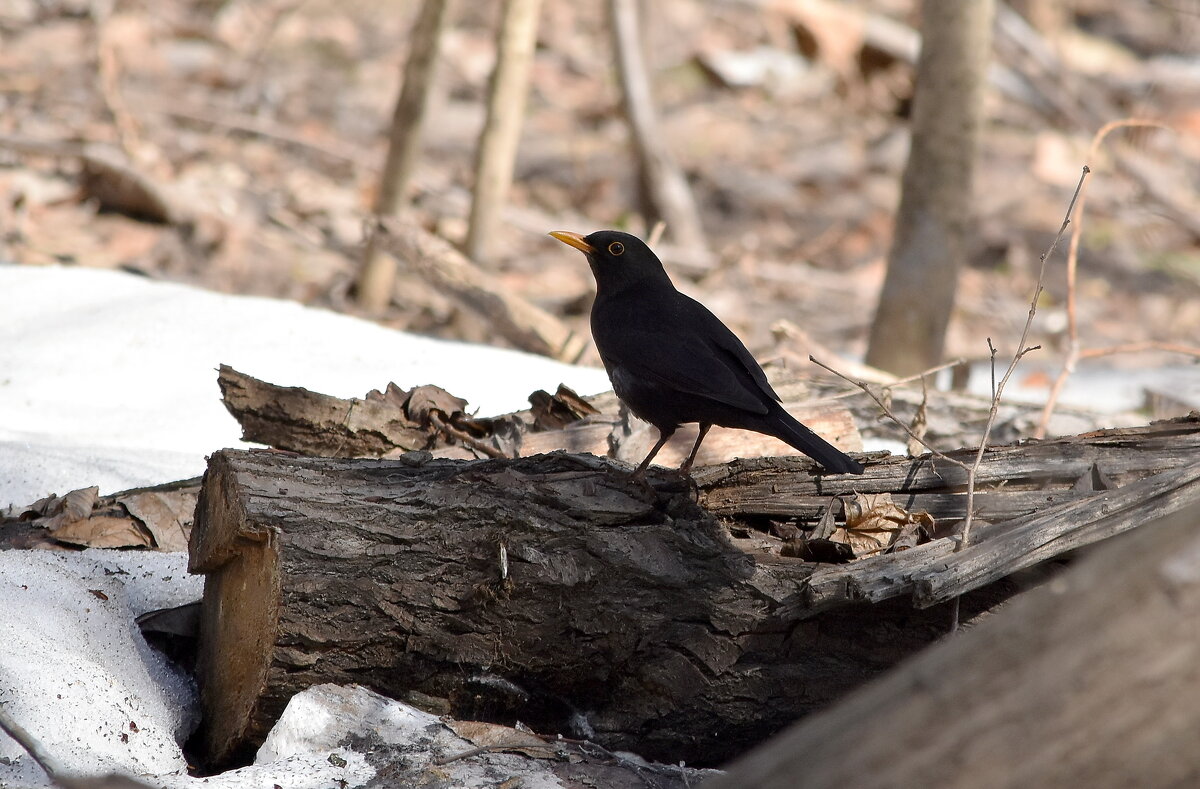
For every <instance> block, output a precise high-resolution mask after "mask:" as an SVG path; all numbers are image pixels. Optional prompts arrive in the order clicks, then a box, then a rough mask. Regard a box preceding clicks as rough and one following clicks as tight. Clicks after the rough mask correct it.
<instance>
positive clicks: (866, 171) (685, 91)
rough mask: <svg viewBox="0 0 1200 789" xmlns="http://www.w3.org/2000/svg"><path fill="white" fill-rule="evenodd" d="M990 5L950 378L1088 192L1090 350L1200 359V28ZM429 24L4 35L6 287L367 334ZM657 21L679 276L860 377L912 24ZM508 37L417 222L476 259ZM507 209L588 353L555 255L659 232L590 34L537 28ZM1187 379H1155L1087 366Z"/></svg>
mask: <svg viewBox="0 0 1200 789" xmlns="http://www.w3.org/2000/svg"><path fill="white" fill-rule="evenodd" d="M998 5H999V6H1000V15H999V18H998V21H997V26H996V44H995V53H994V61H993V67H992V80H991V82H992V90H991V92H990V96H989V99H988V102H987V121H986V126H985V130H984V134H983V139H982V150H981V153H980V157H979V166H978V170H977V174H976V184H975V192H976V198H975V205H974V208H975V214H976V217H977V219H976V221H975V225H974V233H973V236H974V244H973V251H972V254H971V257H970V260H968V261H965V265H964V266H963V268H962V272H961V278H960V282H959V296H958V304H957V307H956V311H955V314H954V316H953V320H952V322H951V325H950V331H949V336H948V340H947V356H948V357H954V356H960V355H961V356H966V357H968V358H972V359H981V358H986V357H987V353H988V352H987V338H992V339H993V342H994V343H995V344H996V345H997V347H998V348H999V349H1000V352H1001V354H1011V352H1012V350H1013V349H1012V345H1013V344H1014V343H1015V342H1016V338H1017V337H1018V335H1019V332H1020V328H1021V326H1022V325H1023V323H1024V321H1025V318H1026V314H1027V311H1028V302H1029V298H1030V295H1031V293H1032V292H1033V287H1034V283H1035V281H1036V277H1037V270H1038V260H1039V256H1040V255H1041V254H1042V252H1043V251H1044V250H1045V249H1046V247H1047V246H1048V244H1049V241H1050V240H1051V238H1052V237H1053V235H1054V233H1055V232H1056V231H1057V229H1058V227H1059V225H1060V223H1061V222H1062V219H1063V216H1064V212H1065V210H1066V207H1067V204H1068V202H1069V200H1070V196H1071V192H1072V190H1073V188H1074V186H1075V183H1076V181H1077V180H1078V178H1079V174H1080V172H1081V169H1082V167H1083V165H1084V164H1087V165H1089V166H1090V167H1091V168H1092V170H1093V175H1092V176H1090V180H1089V183H1088V184H1087V193H1086V205H1085V208H1084V213H1083V215H1082V216H1081V217H1079V218H1078V221H1079V222H1080V223H1081V226H1082V234H1081V245H1080V250H1079V281H1078V285H1077V296H1078V300H1079V303H1078V317H1079V324H1080V339H1081V342H1082V345H1083V347H1085V348H1089V347H1092V348H1094V347H1103V346H1111V345H1120V344H1128V343H1144V342H1160V343H1176V344H1194V343H1196V341H1197V338H1200V220H1197V217H1200V200H1197V198H1196V190H1195V187H1196V184H1197V183H1200V110H1198V109H1197V107H1200V103H1198V102H1197V99H1198V98H1200V58H1198V57H1197V54H1196V52H1195V51H1194V48H1193V46H1192V45H1193V44H1194V42H1195V41H1196V40H1198V34H1200V8H1197V7H1194V6H1192V7H1190V10H1189V7H1185V6H1181V5H1178V4H1162V3H1153V2H1136V3H1119V2H1116V0H1076V1H1075V2H1063V3H1045V4H1038V3H1032V2H1031V3H1027V4H1024V5H1028V6H1030V7H1033V8H1035V9H1041V12H1040V13H1041V15H1040V16H1039V17H1038V18H1037V19H1036V20H1035V21H1037V22H1038V25H1039V26H1038V28H1037V29H1035V28H1034V27H1031V26H1029V25H1026V24H1025V23H1024V21H1023V20H1022V18H1021V17H1018V16H1017V15H1016V14H1015V12H1013V11H1012V10H1011V9H1010V8H1009V7H1008V6H1007V5H1006V4H1002V3H1001V4H998ZM416 6H417V3H415V2H406V3H391V4H386V5H384V6H380V4H378V3H372V2H364V1H363V0H352V1H351V2H333V0H308V1H307V2H301V1H300V0H273V2H266V3H250V2H238V1H237V0H233V1H231V2H212V0H193V2H185V3H169V4H158V5H155V4H143V3H138V2H131V1H129V0H116V2H113V3H110V4H107V5H106V4H104V3H84V2H82V0H59V1H58V2H44V3H33V2H11V3H5V4H4V6H3V9H2V10H0V36H2V38H3V46H2V47H0V102H3V112H2V113H0V227H2V228H3V229H4V232H3V235H2V236H0V258H2V259H4V260H6V261H13V262H16V263H20V264H28V265H40V264H53V263H62V264H69V265H78V266H93V267H121V268H124V269H127V270H133V271H137V272H141V273H144V274H145V275H147V276H150V277H155V278H166V279H171V280H176V281H183V282H189V283H194V284H197V285H200V286H202V287H205V288H210V289H213V290H217V291H223V292H233V293H249V294H257V295H268V296H277V297H281V298H288V299H296V300H299V301H301V302H304V303H307V304H315V305H321V306H328V307H330V308H332V309H335V310H338V311H346V312H351V313H353V312H355V306H354V304H353V303H352V301H351V300H350V298H349V297H348V292H349V288H350V285H351V283H352V281H353V277H354V275H355V271H356V268H357V265H358V261H359V259H360V257H361V252H362V242H363V231H364V227H365V220H366V218H367V217H368V216H369V214H370V208H371V205H372V202H373V195H374V193H375V190H376V188H377V180H378V172H379V167H380V165H381V163H382V160H383V157H384V152H385V145H386V129H387V125H388V122H389V120H390V117H391V112H392V104H393V102H394V100H395V95H396V92H397V89H398V85H399V81H400V78H401V66H402V64H403V62H404V57H405V54H406V52H407V48H408V43H409V42H408V38H407V35H408V30H409V28H410V25H411V21H412V17H413V15H414V13H415V11H416ZM647 6H648V13H647V18H646V25H645V36H646V39H647V50H648V52H649V53H650V63H651V65H652V67H653V69H654V80H655V87H656V91H657V98H658V100H659V102H660V110H661V117H662V126H663V133H664V135H666V136H667V137H668V139H669V143H670V146H671V148H672V150H673V152H674V153H675V155H676V157H677V158H678V160H679V161H680V163H681V164H682V166H683V168H684V170H685V172H686V173H687V175H688V177H689V179H690V181H691V183H692V186H693V189H694V191H695V194H696V197H697V200H698V202H699V204H700V207H701V212H702V215H703V219H704V222H705V226H706V230H707V232H708V236H709V241H710V242H711V244H712V246H713V248H714V250H715V252H716V253H717V254H716V261H717V262H716V264H715V265H714V266H712V267H710V268H705V269H701V268H699V267H697V266H693V265H689V263H688V261H671V260H668V261H667V262H668V268H669V269H670V270H671V271H672V272H673V274H674V276H675V279H676V281H677V282H678V283H679V284H680V285H681V287H682V289H684V290H686V291H688V292H690V293H691V294H693V295H695V296H697V297H698V298H700V299H701V300H703V301H704V302H706V303H707V304H708V305H709V306H710V307H711V308H712V309H713V310H714V311H715V312H716V313H717V314H718V315H720V316H721V317H722V318H723V319H725V320H726V322H728V323H729V324H730V325H731V326H732V327H734V329H735V331H737V332H738V333H739V334H740V335H741V336H742V337H743V338H744V339H745V340H746V341H747V344H748V345H749V346H750V347H751V348H752V350H754V351H755V352H756V353H757V354H758V355H759V357H760V358H763V359H769V358H772V357H780V356H783V357H787V358H792V359H795V358H803V357H804V354H803V353H802V352H798V350H797V349H796V348H794V347H791V346H790V344H792V343H794V342H795V340H794V338H793V335H789V334H788V333H787V332H780V331H773V328H777V324H778V322H779V321H782V320H786V321H790V322H792V323H793V324H795V325H798V326H800V327H803V329H804V330H805V331H806V332H807V333H808V335H809V336H810V337H811V338H812V339H813V340H815V341H817V342H819V343H821V344H823V345H824V346H827V347H830V348H833V349H835V350H837V351H840V352H842V353H843V354H845V355H847V356H851V357H861V355H862V354H863V353H864V352H865V344H866V338H867V333H868V328H869V326H870V322H871V320H872V317H873V314H874V310H875V306H876V301H877V299H878V293H879V289H880V285H881V283H882V279H883V274H884V269H885V260H886V255H887V251H888V245H889V243H890V239H891V236H892V217H893V214H894V212H895V209H896V205H897V201H898V196H899V183H900V177H901V173H902V170H903V166H904V161H905V156H906V151H907V147H908V138H907V130H906V120H905V113H906V111H907V108H908V106H909V103H910V99H911V94H912V65H911V62H909V58H910V57H911V53H912V51H913V47H915V41H916V39H915V34H913V32H912V26H913V25H914V24H915V22H916V18H915V17H916V13H915V6H916V3H915V2H914V0H877V1H876V2H871V3H855V4H833V3H827V2H823V1H818V0H811V1H809V2H801V0H778V1H777V2H748V1H746V0H741V1H734V0H725V1H723V2H716V3H704V2H699V0H664V2H661V3H660V2H655V3H652V4H647ZM498 7H499V4H491V3H487V4H471V3H461V4H455V5H454V6H453V10H452V13H451V16H450V25H449V28H448V30H447V34H446V39H445V42H444V47H443V58H442V62H441V65H440V71H439V73H438V83H437V85H438V87H437V90H436V91H435V99H434V102H433V105H432V107H431V109H430V112H429V115H428V117H427V123H426V128H425V135H424V140H425V145H424V150H423V153H422V157H421V159H420V162H419V165H418V167H417V171H416V176H415V182H414V185H413V187H412V189H411V201H412V208H411V209H410V210H411V211H412V212H413V213H414V215H416V216H417V217H418V218H419V219H420V221H421V222H422V223H423V224H425V225H426V226H427V227H429V228H431V229H434V230H435V231H436V232H437V233H439V234H440V235H442V236H444V237H445V238H447V239H448V240H450V241H452V242H458V241H460V240H461V239H462V238H463V237H464V235H465V226H466V219H465V217H466V214H467V211H468V208H469V199H470V197H469V195H470V187H471V182H472V167H473V158H474V148H475V141H476V139H477V136H478V134H479V130H480V128H481V126H482V123H483V117H484V104H483V102H484V97H485V95H486V87H487V80H488V76H489V74H490V69H491V66H492V62H493V57H494V51H495V47H494V28H495V25H496V17H497V15H498ZM1046 9H1049V10H1050V11H1051V12H1052V11H1054V10H1055V9H1059V10H1061V11H1062V13H1061V14H1060V15H1057V16H1056V15H1054V14H1053V13H1045V12H1046ZM906 53H907V54H906ZM1124 118H1143V119H1151V120H1153V121H1155V122H1157V123H1159V124H1161V126H1162V127H1161V128H1157V127H1150V128H1134V129H1120V130H1117V131H1115V132H1114V133H1112V134H1111V135H1109V136H1108V138H1107V139H1106V140H1105V141H1104V143H1103V144H1102V145H1100V147H1099V148H1098V150H1097V151H1096V152H1095V154H1094V155H1092V154H1089V146H1090V145H1091V144H1092V140H1093V135H1095V133H1096V131H1097V130H1098V129H1099V128H1100V127H1102V126H1103V125H1104V124H1106V123H1109V122H1111V121H1118V120H1121V119H1124ZM97 146H100V148H99V149H98V148H97ZM97 150H107V151H110V152H111V153H110V154H109V155H111V156H115V157H116V159H117V161H119V162H121V163H122V167H121V168H120V169H119V171H121V172H125V173H130V172H132V173H136V174H137V176H138V177H140V178H142V179H144V183H145V184H146V185H148V186H149V192H148V193H149V194H150V195H152V196H156V197H158V198H160V200H159V201H158V202H154V201H151V203H150V204H149V205H141V204H135V205H133V206H130V205H129V204H128V202H126V203H124V204H122V203H121V201H120V200H119V199H117V198H114V197H113V191H114V187H115V186H119V184H116V179H114V178H113V171H111V170H109V169H106V168H104V167H98V166H97V165H96V161H97V160H99V161H103V160H104V159H103V157H97V156H96V155H95V154H96V151H97ZM89 162H90V164H88V163H89ZM85 165H86V166H85ZM509 202H510V207H509V211H508V214H507V215H506V221H505V223H504V226H503V227H502V228H501V229H500V230H499V231H498V232H497V233H496V237H495V238H494V239H491V243H490V245H489V250H490V259H489V260H488V261H487V262H486V265H487V266H488V268H489V269H490V270H492V271H493V272H494V273H496V274H497V275H498V276H499V277H500V278H501V279H502V281H503V282H504V283H506V284H507V285H509V286H511V287H512V288H513V289H515V290H516V291H517V292H519V293H520V294H522V295H524V296H525V297H527V298H528V299H530V300H532V301H534V302H536V303H538V304H540V305H542V306H544V307H546V308H548V309H550V310H551V311H552V312H554V313H556V314H558V315H560V316H562V317H563V318H564V319H566V320H567V321H569V322H570V323H571V324H572V325H574V326H576V327H577V328H578V329H579V330H580V331H581V332H586V315H587V308H588V302H589V298H590V294H591V289H592V282H591V276H590V273H589V272H588V269H587V267H586V266H585V265H583V261H582V260H581V258H580V257H579V256H578V255H577V254H576V253H574V252H573V251H571V250H568V249H565V248H564V247H563V246H562V245H561V244H558V243H557V242H555V241H554V240H552V239H550V238H548V237H546V235H545V234H546V232H547V231H549V230H554V229H568V230H577V231H581V232H585V233H586V232H590V231H592V230H594V229H599V228H602V227H621V228H625V229H628V230H630V231H632V232H635V233H642V234H644V233H646V232H647V228H646V227H645V226H644V223H643V222H642V221H641V219H640V215H639V212H638V196H637V187H636V177H635V173H634V169H633V159H632V157H631V155H630V153H629V145H628V137H627V130H626V126H625V124H624V122H623V120H622V118H621V115H620V103H619V97H618V93H617V88H616V83H615V77H614V69H613V66H612V58H611V52H610V47H609V43H608V36H607V34H606V24H605V19H604V16H603V13H602V9H601V4H583V5H581V4H575V3H567V2H563V1H562V0H547V1H546V2H545V4H544V5H543V9H542V23H541V32H540V34H539V44H538V51H537V55H536V60H535V63H534V69H533V78H532V86H531V93H530V101H529V105H528V112H527V119H526V123H525V126H524V131H523V135H522V139H521V147H520V155H519V160H518V163H517V169H516V184H515V186H514V188H513V191H512V195H511V199H510V201H509ZM114 208H115V209H116V210H113V209H114ZM138 214H140V216H138ZM668 236H669V229H668ZM1066 251H1067V247H1066V244H1063V245H1062V246H1060V248H1059V251H1058V252H1057V253H1056V255H1055V257H1054V258H1053V259H1052V260H1051V261H1050V265H1049V267H1048V271H1047V277H1046V280H1045V286H1046V292H1045V294H1044V295H1043V297H1042V299H1041V303H1040V305H1039V313H1038V317H1037V321H1036V323H1035V325H1034V329H1033V336H1032V338H1031V339H1032V342H1034V343H1040V344H1042V345H1043V346H1044V348H1045V350H1044V351H1042V352H1041V354H1042V356H1041V359H1042V360H1043V361H1045V362H1046V363H1047V364H1055V365H1056V364H1058V360H1059V359H1060V358H1061V353H1062V349H1063V344H1064V337H1065V336H1066V335H1065V332H1066V328H1067V312H1066V308H1065V298H1066V278H1065V260H1066ZM398 288H399V289H398V298H397V300H396V303H395V305H394V306H393V307H392V308H391V309H390V310H389V312H388V313H387V314H386V315H385V316H383V317H382V320H383V321H384V322H385V323H386V324H388V325H390V326H394V327H396V328H401V329H406V330H410V331H414V332H419V333H425V334H430V335H434V336H440V337H449V338H456V339H464V340H472V341H480V342H496V340H494V338H493V336H492V334H493V333H492V331H491V329H490V327H489V326H488V325H487V324H486V323H485V322H484V321H483V320H482V319H481V318H480V317H479V316H477V315H474V314H472V313H471V312H469V311H468V310H466V309H464V308H462V307H461V306H459V305H456V304H455V303H454V302H452V301H451V300H449V299H447V298H446V297H444V296H443V295H441V294H439V293H437V292H435V291H433V290H432V289H431V288H430V287H428V286H427V285H426V284H425V283H423V282H422V281H421V280H420V279H419V278H418V277H417V276H416V275H412V274H406V273H405V272H404V270H403V267H402V268H401V279H400V283H399V285H398ZM12 295H13V294H6V296H8V297H12ZM913 309H921V305H919V304H916V305H913ZM1031 358H1032V357H1031ZM583 361H585V362H586V361H591V362H595V361H596V359H595V356H594V351H590V350H589V352H588V353H587V354H586V355H585V357H584V359H583ZM1187 361H1189V360H1188V358H1187V357H1186V356H1180V355H1172V354H1163V353H1157V352H1149V353H1148V352H1142V353H1138V354H1125V355H1116V356H1109V357H1105V358H1103V359H1101V360H1100V361H1099V362H1097V363H1098V364H1104V365H1112V366H1130V365H1133V366H1142V367H1145V366H1154V365H1165V364H1178V363H1186V362H1187ZM806 372H807V371H806ZM1032 374H1036V373H1032Z"/></svg>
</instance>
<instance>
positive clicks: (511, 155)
mask: <svg viewBox="0 0 1200 789" xmlns="http://www.w3.org/2000/svg"><path fill="white" fill-rule="evenodd" d="M540 8H541V0H505V3H504V13H503V16H502V19H501V21H500V33H499V35H498V36H497V39H496V67H495V69H494V70H493V71H492V81H491V86H490V89H489V92H488V105H487V121H486V122H485V123H484V127H483V133H482V134H481V135H480V137H479V152H478V155H477V157H476V160H475V193H474V196H473V199H472V201H471V216H470V218H469V220H468V225H467V240H466V243H465V244H464V250H465V252H466V253H467V257H469V258H471V259H472V260H475V261H482V260H484V259H485V258H486V257H487V247H488V244H489V243H491V241H492V236H493V234H494V233H495V232H496V227H497V224H498V222H499V218H500V211H501V209H502V208H503V206H504V201H505V200H506V199H507V198H508V190H509V187H511V186H512V176H513V167H514V163H515V162H516V158H517V144H518V142H520V138H521V124H522V121H523V120H524V117H525V99H526V96H527V94H528V93H529V70H530V68H531V67H532V65H533V50H534V44H535V43H536V42H537V26H538V10H539V9H540Z"/></svg>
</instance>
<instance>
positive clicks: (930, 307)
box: [867, 0, 993, 375]
mask: <svg viewBox="0 0 1200 789" xmlns="http://www.w3.org/2000/svg"><path fill="white" fill-rule="evenodd" d="M992 9H993V3H992V0H961V2H939V0H924V2H922V4H921V35H922V44H921V55H920V57H919V58H918V61H917V74H916V95H915V97H914V99H913V109H912V148H911V150H910V152H909V156H908V165H907V166H906V167H905V170H904V180H903V184H902V188H901V196H900V208H899V210H898V212H897V215H896V230H895V237H894V240H893V243H892V250H891V253H890V254H889V256H888V271H887V278H886V279H885V281H884V284H883V291H882V293H881V294H880V297H879V307H878V309H877V311H876V313H875V321H874V323H873V324H872V326H871V339H870V345H869V348H868V350H867V364H870V365H872V366H874V367H879V368H881V369H884V370H887V371H889V372H892V373H895V374H897V375H912V374H915V373H918V372H920V371H921V370H927V369H929V368H930V367H933V366H935V365H937V364H938V363H940V362H941V360H942V349H943V346H944V344H945V336H946V326H947V324H948V323H949V321H950V313H951V311H952V309H953V307H954V292H955V288H956V285H957V281H958V268H959V266H960V265H961V264H962V261H963V260H964V258H965V256H966V254H967V253H968V251H969V245H968V232H967V230H968V228H967V223H968V221H969V219H970V216H971V205H972V202H973V198H972V191H971V181H972V171H973V169H974V162H975V151H976V148H977V146H978V140H979V129H980V125H981V121H982V114H983V94H984V86H985V76H986V73H987V64H988V59H989V58H988V54H989V50H990V48H991V22H992Z"/></svg>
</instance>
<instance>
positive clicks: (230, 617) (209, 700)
mask: <svg viewBox="0 0 1200 789" xmlns="http://www.w3.org/2000/svg"><path fill="white" fill-rule="evenodd" d="M235 480H236V478H235V475H234V474H233V473H232V471H231V469H230V468H229V459H228V458H227V457H226V456H225V455H224V454H223V453H220V452H218V453H215V454H214V455H213V456H212V459H211V461H210V463H209V468H208V471H207V472H205V475H204V482H203V485H202V487H201V490H200V497H199V499H198V501H197V502H196V523H198V524H203V525H202V526H201V527H200V528H193V530H192V537H191V544H190V546H189V553H190V558H189V560H188V570H189V572H192V573H203V574H204V575H205V583H204V601H203V606H202V609H201V620H200V653H199V656H198V660H197V668H196V671H197V674H198V676H202V677H204V681H205V683H206V689H205V692H204V693H203V694H202V697H201V704H202V711H203V715H202V723H201V730H200V732H199V738H200V741H201V742H202V748H203V750H204V752H205V753H208V754H210V755H211V759H212V761H214V762H226V761H228V760H230V759H233V758H237V757H238V756H239V755H240V753H241V752H242V751H243V750H244V749H245V748H246V747H247V744H248V743H249V742H250V740H249V739H248V735H249V733H250V730H251V726H252V721H254V720H255V719H256V718H258V717H260V713H259V709H258V708H259V705H260V704H261V701H262V699H263V694H264V690H265V688H266V682H267V667H268V661H267V660H266V658H267V656H269V655H270V654H271V653H272V652H273V650H274V645H275V638H276V635H277V631H278V621H279V600H280V574H279V561H278V560H279V555H278V541H277V540H276V539H274V537H273V535H272V531H271V527H269V526H263V525H260V524H255V523H253V522H252V521H250V520H249V519H248V518H247V514H246V506H245V502H244V498H243V495H244V494H243V491H242V490H241V489H240V488H239V486H238V484H237V483H236V481H235ZM272 714H277V712H274V711H273V712H272Z"/></svg>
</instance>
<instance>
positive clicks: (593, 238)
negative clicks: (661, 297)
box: [550, 230, 671, 295]
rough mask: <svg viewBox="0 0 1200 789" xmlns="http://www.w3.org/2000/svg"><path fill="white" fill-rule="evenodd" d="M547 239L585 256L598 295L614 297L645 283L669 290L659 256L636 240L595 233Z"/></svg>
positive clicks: (555, 233)
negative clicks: (649, 282) (618, 293)
mask: <svg viewBox="0 0 1200 789" xmlns="http://www.w3.org/2000/svg"><path fill="white" fill-rule="evenodd" d="M550 235H552V236H554V237H555V238H557V239H558V240H559V241H561V242H563V243H564V244H567V245H569V246H573V247H575V248H576V249H578V250H579V251H580V252H582V253H583V254H585V255H587V260H588V264H589V265H590V266H591V267H592V274H593V275H594V276H595V277H596V292H597V294H598V295H599V294H604V293H615V292H617V291H620V290H624V289H625V288H626V287H629V286H630V285H635V284H640V283H644V282H645V281H646V280H650V281H652V282H665V283H666V284H667V285H668V286H671V280H670V279H669V278H668V277H667V272H666V271H665V270H664V269H663V265H662V262H661V261H659V259H658V256H657V255H655V254H654V252H652V251H651V250H650V247H648V246H646V244H645V242H643V241H642V240H641V239H640V238H638V237H637V236H631V235H629V234H628V233H622V232H620V231H619V230H597V231H596V232H595V233H592V234H590V235H586V236H583V235H580V234H579V233H570V232H567V231H566V230H555V231H553V232H551V233H550Z"/></svg>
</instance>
